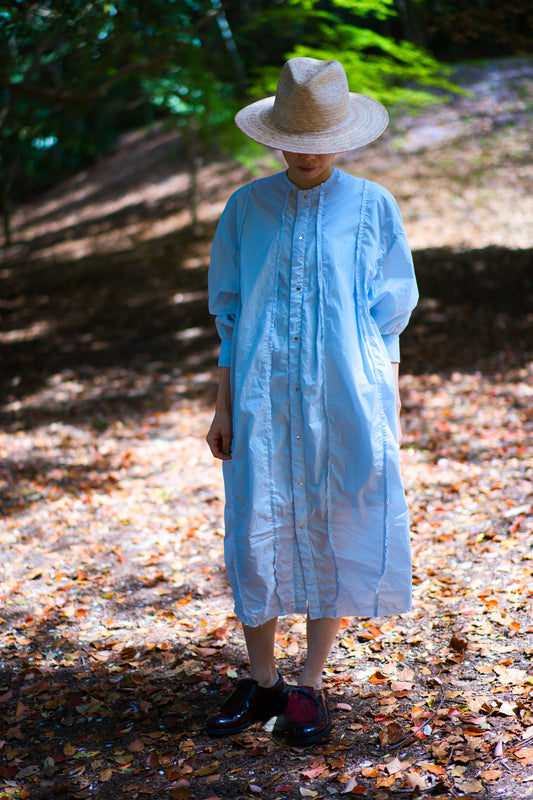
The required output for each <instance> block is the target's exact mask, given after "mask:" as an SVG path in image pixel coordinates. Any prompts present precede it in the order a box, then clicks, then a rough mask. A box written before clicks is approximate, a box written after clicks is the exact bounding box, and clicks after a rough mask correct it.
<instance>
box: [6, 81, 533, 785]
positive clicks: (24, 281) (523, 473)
mask: <svg viewBox="0 0 533 800" xmlns="http://www.w3.org/2000/svg"><path fill="white" fill-rule="evenodd" d="M476 76H478V73H476ZM489 77H490V76H489ZM476 80H478V77H476ZM480 80H481V78H480ZM498 86H499V85H498ZM500 88H501V87H499V88H498V91H500ZM502 91H503V90H502ZM479 96H480V98H482V103H481V105H480V106H479V108H478V106H477V105H476V102H477V100H476V98H472V99H471V100H469V101H468V103H471V109H472V118H471V119H467V118H466V117H463V112H464V108H465V105H464V104H465V103H467V100H466V99H461V100H460V101H459V100H458V101H457V102H456V103H455V102H454V103H453V104H452V106H451V107H449V108H446V107H444V106H438V107H435V108H434V109H430V110H427V111H424V112H422V113H421V115H420V116H419V117H418V118H417V119H412V118H410V119H409V120H408V122H405V124H404V121H402V120H401V119H399V120H397V122H396V127H395V129H393V130H392V131H391V133H390V134H389V135H388V136H387V137H384V139H383V140H382V141H380V142H377V143H376V144H374V145H373V146H371V147H369V148H368V149H367V150H364V151H362V152H361V153H359V154H357V153H356V154H346V155H344V156H342V157H341V158H340V159H339V164H340V166H341V168H343V169H346V170H349V171H352V172H354V173H356V174H361V175H364V176H367V177H369V178H372V179H375V180H378V181H380V182H382V183H383V184H384V185H386V186H387V187H388V188H390V189H391V191H392V192H393V193H394V194H395V195H396V196H397V197H398V200H399V202H400V206H401V209H402V212H403V214H404V218H405V220H406V227H407V229H408V233H409V238H410V240H411V243H412V245H413V248H414V250H415V253H414V256H415V265H416V269H417V273H418V278H419V284H420V290H421V301H420V303H419V305H418V307H417V309H416V310H415V312H414V313H413V316H412V319H411V323H410V325H409V327H408V328H407V330H406V332H405V333H404V334H403V335H402V365H401V395H402V402H403V411H402V426H403V446H402V452H401V460H402V469H403V474H404V480H405V487H406V492H407V498H408V502H409V506H410V511H411V520H412V534H413V536H412V541H413V556H414V607H413V610H412V611H411V612H409V613H408V614H405V615H402V616H401V617H390V618H386V619H380V620H365V619H351V620H348V619H346V620H343V624H342V630H341V636H340V637H339V640H338V642H337V644H336V645H335V648H334V650H333V653H332V657H331V659H330V661H329V662H328V665H327V668H326V671H325V684H326V687H327V690H328V692H329V703H330V707H331V711H332V715H333V719H334V731H333V735H332V739H331V742H330V743H329V744H328V745H326V746H318V747H317V748H311V750H310V751H309V753H302V752H301V751H298V752H295V751H294V750H292V749H291V748H288V747H287V746H285V745H283V744H280V743H278V742H276V741H274V740H273V739H272V737H271V736H270V733H269V732H268V730H266V729H264V728H261V727H259V726H256V728H254V729H253V730H252V731H251V732H249V733H245V734H243V735H241V736H238V737H234V738H232V739H231V740H228V741H220V742H219V741H217V742H212V741H210V740H208V739H207V737H206V736H205V733H204V726H205V722H206V719H207V716H208V714H209V713H210V712H211V711H212V710H213V708H214V707H215V706H216V704H217V703H218V701H219V696H220V694H221V693H227V692H228V691H229V689H230V685H231V681H232V680H233V679H235V678H236V677H241V676H242V675H244V674H246V670H247V662H246V649H245V644H244V640H243V636H242V632H241V630H240V628H239V626H238V623H237V620H236V618H235V615H234V613H233V603H232V599H231V594H230V590H229V586H228V582H227V577H226V574H225V570H224V567H223V546H224V543H223V482H222V473H221V469H220V463H219V462H217V461H215V460H214V459H213V458H212V457H211V455H210V453H209V450H208V447H207V444H206V442H205V435H206V432H207V430H208V428H209V425H210V421H211V418H212V408H213V405H214V399H215V391H216V373H217V366H216V365H217V356H218V350H219V340H218V337H217V335H216V332H215V328H214V324H213V320H212V318H211V317H210V315H209V313H208V310H207V269H208V263H209V248H210V243H211V239H212V235H213V232H214V228H215V224H216V219H217V217H218V215H219V213H220V210H221V208H222V207H223V204H224V202H225V200H226V199H227V197H228V195H229V194H230V193H231V192H232V191H233V190H234V189H235V188H237V186H239V185H240V184H242V183H243V182H244V181H245V180H248V179H249V178H250V177H251V176H250V174H249V173H246V171H245V170H244V169H243V168H241V167H234V165H231V164H230V163H228V162H224V163H222V162H215V163H212V164H206V165H204V166H203V167H202V168H201V170H200V184H199V204H198V209H197V211H198V214H197V219H196V224H193V216H192V213H191V208H190V205H189V196H188V193H189V183H188V181H189V178H188V173H187V170H186V168H185V165H184V164H183V163H182V162H179V158H178V157H177V156H176V152H177V151H176V139H175V135H174V134H172V135H171V134H163V133H161V135H160V138H158V136H154V137H152V138H151V139H150V138H149V139H148V140H147V141H145V140H144V139H143V137H142V136H140V135H138V136H132V137H131V138H127V139H126V140H125V141H124V142H123V145H124V147H123V149H122V150H120V151H119V152H116V153H114V154H111V155H109V156H108V157H107V158H106V159H103V160H102V162H101V163H100V164H98V165H97V166H96V167H95V168H94V169H91V170H89V171H87V172H85V173H84V174H83V175H79V176H75V177H74V178H72V179H71V180H70V181H67V182H66V183H65V184H63V186H62V187H59V188H57V189H56V190H54V191H53V192H51V193H49V194H48V195H47V197H44V198H42V199H41V200H39V201H36V202H35V204H31V205H28V206H26V207H24V208H22V209H20V210H19V212H18V213H17V215H16V225H15V235H14V241H15V244H14V245H13V247H11V248H10V249H9V250H8V251H6V252H4V254H3V265H2V271H1V272H0V281H1V282H2V292H1V293H0V296H1V299H0V309H1V312H2V332H1V333H0V350H1V355H2V367H3V382H4V394H3V398H2V400H1V401H0V422H1V433H0V503H1V505H2V511H3V515H2V517H1V519H0V559H1V561H2V563H3V565H4V570H3V576H2V585H1V587H0V600H1V601H2V611H1V620H0V624H1V625H2V629H3V633H2V644H3V647H2V652H1V654H0V669H1V671H2V689H1V691H0V712H1V715H2V717H3V720H5V724H4V722H3V723H2V724H3V728H2V732H1V738H0V749H1V750H2V755H3V756H5V757H6V758H5V763H3V765H2V766H0V770H1V772H0V778H2V780H4V782H5V784H3V785H0V789H1V791H5V792H7V793H8V794H9V796H13V797H16V796H17V792H19V789H20V792H21V793H19V794H18V796H19V797H20V798H21V800H22V798H24V797H28V798H29V797H30V796H33V795H32V794H31V793H32V792H33V791H34V790H35V789H36V787H39V788H42V791H43V794H42V795H38V797H39V800H41V798H42V800H44V798H48V797H49V796H50V792H53V793H54V794H56V793H57V792H59V793H61V796H62V795H63V794H65V793H70V794H69V797H72V798H80V800H81V798H90V797H93V796H94V797H95V798H96V796H97V795H98V797H99V798H100V797H108V796H109V797H115V796H118V795H119V794H120V796H122V795H123V794H124V796H128V797H129V796H132V797H134V796H135V795H137V794H139V795H140V794H144V793H145V792H146V794H147V796H149V795H151V796H153V797H158V798H159V797H161V798H162V797H163V796H164V797H167V796H168V797H182V798H185V797H195V796H199V797H200V796H202V797H204V796H205V797H208V796H211V795H212V796H213V797H214V796H218V795H219V794H220V793H221V791H222V790H221V789H220V787H221V785H222V784H223V785H224V787H227V786H228V785H231V786H234V787H235V790H236V792H237V793H238V792H241V793H244V794H246V796H248V794H249V787H250V785H251V784H250V780H251V778H250V775H251V774H252V773H251V772H250V770H252V771H253V770H257V775H258V776H259V774H260V770H261V782H262V786H263V788H264V791H263V793H262V796H263V797H265V798H266V797H267V796H268V797H270V795H269V794H268V792H269V791H270V787H271V784H268V783H267V782H266V781H265V780H264V776H265V775H270V773H272V782H271V783H272V786H274V785H275V786H276V787H279V786H281V787H287V786H288V787H289V788H288V789H287V790H285V788H284V789H283V791H282V790H281V789H280V790H279V791H280V793H281V794H283V795H285V794H287V796H288V795H289V794H290V793H291V792H292V790H293V786H292V785H290V784H281V783H278V780H279V781H281V780H282V778H280V777H279V776H280V768H279V765H280V764H282V769H283V770H285V769H286V770H288V774H289V775H290V774H291V771H292V778H291V780H293V782H294V784H295V785H296V783H298V786H299V787H300V791H299V793H300V794H303V795H305V796H309V797H311V796H314V797H318V796H319V794H320V796H322V794H323V793H324V792H323V791H322V789H323V787H324V781H327V782H328V783H327V792H328V793H332V792H333V793H336V794H340V793H343V794H349V795H350V794H359V793H361V794H362V793H363V792H365V793H366V796H367V797H374V795H375V796H376V797H377V796H378V794H379V796H380V797H384V798H386V797H392V796H393V795H394V796H396V795H397V794H398V792H399V793H407V794H409V796H410V795H411V794H412V795H413V797H414V796H415V795H416V796H418V794H420V793H421V792H422V793H428V794H434V795H435V796H437V793H438V796H439V797H456V796H458V795H464V796H467V795H468V796H469V797H470V796H475V797H481V796H482V793H483V794H484V795H486V796H487V797H488V796H489V795H490V794H491V792H492V791H493V790H494V791H495V790H496V789H497V790H498V795H499V796H502V797H503V796H505V797H516V798H519V797H523V798H526V797H527V796H528V794H527V791H528V788H527V784H523V783H522V779H523V775H524V771H523V767H524V766H527V765H528V764H530V763H531V758H533V756H532V755H531V753H530V750H531V748H529V747H527V743H528V742H529V740H530V738H531V736H532V735H533V733H532V731H533V726H532V719H531V714H530V711H529V706H530V700H531V680H532V679H531V664H530V659H529V656H530V654H531V649H532V636H533V633H532V628H531V614H532V608H531V578H532V561H531V529H532V524H533V498H532V492H531V486H532V476H533V453H532V451H531V440H532V436H533V414H532V407H533V273H532V270H531V265H532V263H533V207H532V205H531V203H532V202H533V201H532V198H531V192H530V191H529V189H528V187H529V188H530V186H531V181H532V180H533V173H532V166H531V164H530V159H529V155H528V153H529V149H528V148H530V146H531V131H530V128H529V127H528V128H527V129H526V128H524V127H523V126H521V117H520V119H519V120H518V122H517V125H516V126H513V125H512V124H511V123H509V124H508V123H507V122H505V121H503V122H502V125H501V126H500V127H498V126H496V127H495V128H494V129H490V130H488V129H487V130H486V131H485V133H484V136H485V135H486V139H484V138H480V137H479V135H477V132H476V116H475V114H476V109H478V111H479V113H482V114H483V115H484V117H483V119H484V120H485V121H486V113H487V109H488V108H489V107H490V103H489V100H490V95H489V96H488V97H489V100H487V96H485V95H483V93H480V95H479ZM498 96H499V95H498ZM500 101H501V102H503V100H502V98H501V97H500ZM513 102H514V101H513ZM502 108H503V107H502ZM507 111H508V108H507V106H506V107H505V108H503V110H502V114H506V113H507ZM518 112H519V114H520V115H522V113H523V110H521V109H518V111H517V113H518ZM446 115H447V116H446ZM446 120H448V121H447V122H446ZM441 122H442V124H443V126H444V129H445V130H444V133H443V135H439V136H436V135H435V130H436V129H438V127H439V125H440V124H441ZM418 123H420V128H419V130H418V132H416V133H415V131H416V126H417V124H418ZM518 123H520V124H518ZM402 125H404V128H403V129H402ZM417 137H418V138H417ZM159 148H160V149H159ZM178 162H179V163H178ZM280 168H281V166H280ZM303 633H304V623H303V621H302V619H301V618H300V617H298V618H297V619H296V618H292V617H287V618H284V619H283V620H282V621H281V624H280V627H279V630H278V633H277V636H276V650H275V652H276V657H277V658H278V659H279V663H280V667H281V669H282V671H283V672H284V674H285V675H286V677H288V678H289V679H290V680H295V679H296V673H297V671H298V669H299V668H300V666H301V664H302V660H303V658H304V653H305V646H304V641H303ZM307 761H309V762H310V763H306V762H307ZM230 764H231V768H232V769H231V770H227V769H226V767H227V766H228V765H230ZM287 765H289V766H287ZM304 767H305V769H303V768H304ZM193 770H194V774H193ZM228 776H229V777H228ZM226 779H227V780H226ZM230 780H231V781H233V780H234V781H235V782H234V783H232V784H229V781H230ZM257 780H259V778H257ZM283 780H285V777H283ZM287 780H288V778H287ZM300 784H301V785H300ZM253 785H254V786H255V784H253ZM400 785H401V787H402V788H398V787H399V786H400ZM6 787H7V788H6ZM169 787H172V792H173V793H172V794H170V793H169V792H170V789H169ZM309 787H310V788H309ZM314 787H317V788H316V791H315V788H314ZM318 787H322V789H320V792H319V788H318ZM407 787H410V788H407ZM502 787H503V788H502ZM15 788H16V791H15ZM11 789H13V790H14V791H13V792H11ZM56 789H57V792H56ZM63 790H64V791H63ZM182 790H183V792H182ZM289 790H290V791H289ZM302 790H303V791H302ZM1 791H0V794H1ZM250 791H253V793H254V794H256V795H257V796H259V794H260V792H261V791H262V790H261V787H259V791H256V790H255V789H254V790H252V789H250ZM296 791H297V789H296ZM117 793H118V794H117ZM297 793H298V791H297ZM243 796H244V795H243ZM276 796H277V789H276ZM491 796H492V795H491Z"/></svg>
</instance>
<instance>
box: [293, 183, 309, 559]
mask: <svg viewBox="0 0 533 800" xmlns="http://www.w3.org/2000/svg"><path fill="white" fill-rule="evenodd" d="M308 219H309V204H308V203H307V202H306V201H305V199H303V198H302V196H301V195H300V196H299V197H298V204H297V208H296V218H295V226H294V236H293V245H292V264H291V315H290V331H289V371H290V375H289V405H290V415H291V434H292V435H291V465H292V484H293V498H294V523H295V529H296V531H297V533H298V541H299V542H300V546H301V547H302V546H303V547H304V549H307V547H306V545H305V544H304V541H305V539H306V530H307V502H306V497H305V490H304V477H305V471H304V465H305V460H304V442H303V415H302V403H301V392H300V342H301V326H302V314H303V302H304V292H303V287H304V278H305V261H306V238H305V231H306V228H307V223H308ZM302 536H303V540H302Z"/></svg>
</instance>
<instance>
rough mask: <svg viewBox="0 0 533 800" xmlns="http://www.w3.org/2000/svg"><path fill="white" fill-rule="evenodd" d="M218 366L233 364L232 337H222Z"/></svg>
mask: <svg viewBox="0 0 533 800" xmlns="http://www.w3.org/2000/svg"><path fill="white" fill-rule="evenodd" d="M218 366H219V367H230V366H231V339H222V342H221V344H220V355H219V357H218Z"/></svg>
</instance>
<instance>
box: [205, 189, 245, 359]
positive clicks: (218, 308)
mask: <svg viewBox="0 0 533 800" xmlns="http://www.w3.org/2000/svg"><path fill="white" fill-rule="evenodd" d="M239 205H240V204H239V202H238V197H237V193H236V194H234V195H232V197H230V199H229V200H228V203H227V205H226V207H225V209H224V211H223V212H222V216H221V217H220V220H219V223H218V226H217V230H216V233H215V237H214V239H213V244H212V246H211V259H210V263H209V311H210V312H211V314H213V315H214V316H215V323H216V326H217V330H218V334H219V336H220V339H221V345H220V356H219V361H218V363H219V366H221V367H229V366H230V364H231V339H232V336H233V328H234V325H235V318H236V314H237V310H238V305H239V225H238V213H239Z"/></svg>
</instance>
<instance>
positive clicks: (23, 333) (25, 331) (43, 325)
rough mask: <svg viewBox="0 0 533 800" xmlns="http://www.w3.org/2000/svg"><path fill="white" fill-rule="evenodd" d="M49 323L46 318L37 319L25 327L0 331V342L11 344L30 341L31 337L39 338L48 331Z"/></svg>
mask: <svg viewBox="0 0 533 800" xmlns="http://www.w3.org/2000/svg"><path fill="white" fill-rule="evenodd" d="M51 327H52V326H51V323H50V322H48V321H47V320H38V321H37V322H33V323H32V324H31V325H28V327H27V328H19V329H18V330H15V331H5V332H4V333H2V332H0V344H13V343H14V342H31V341H32V339H40V338H41V337H43V336H45V335H46V334H47V333H49V332H50V329H51Z"/></svg>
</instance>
